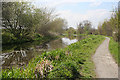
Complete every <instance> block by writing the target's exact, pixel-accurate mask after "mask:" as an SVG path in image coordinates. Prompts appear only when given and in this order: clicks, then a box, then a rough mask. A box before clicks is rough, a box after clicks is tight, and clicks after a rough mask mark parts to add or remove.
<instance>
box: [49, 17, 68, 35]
mask: <svg viewBox="0 0 120 80" xmlns="http://www.w3.org/2000/svg"><path fill="white" fill-rule="evenodd" d="M66 27H67V22H66V20H65V19H62V18H56V19H54V20H53V21H51V23H50V28H51V31H52V32H55V33H59V34H61V33H63V32H64V31H65V28H66Z"/></svg>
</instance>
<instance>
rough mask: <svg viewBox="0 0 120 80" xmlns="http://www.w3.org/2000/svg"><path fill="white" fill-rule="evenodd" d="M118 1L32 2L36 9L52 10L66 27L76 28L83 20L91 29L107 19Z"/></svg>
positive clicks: (58, 0)
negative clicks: (89, 24) (88, 22)
mask: <svg viewBox="0 0 120 80" xmlns="http://www.w3.org/2000/svg"><path fill="white" fill-rule="evenodd" d="M118 1H119V0H34V2H33V1H32V2H33V3H34V4H35V6H36V7H48V8H54V9H55V12H56V13H55V14H59V17H61V18H63V19H66V21H67V22H68V27H73V28H75V29H76V28H77V24H78V23H79V22H82V21H83V20H89V21H91V22H92V25H93V26H92V27H93V28H97V27H98V24H100V23H102V22H103V21H104V20H106V19H109V18H110V16H111V14H112V11H113V9H114V8H115V7H117V5H118Z"/></svg>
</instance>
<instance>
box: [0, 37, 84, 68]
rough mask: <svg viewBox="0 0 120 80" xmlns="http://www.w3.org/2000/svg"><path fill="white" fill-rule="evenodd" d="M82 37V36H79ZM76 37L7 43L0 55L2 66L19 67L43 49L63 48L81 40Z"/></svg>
mask: <svg viewBox="0 0 120 80" xmlns="http://www.w3.org/2000/svg"><path fill="white" fill-rule="evenodd" d="M81 38H82V39H83V37H81ZM81 38H78V37H71V38H67V37H64V38H60V39H56V40H53V41H51V42H49V43H44V44H39V42H36V43H25V44H21V45H9V46H8V45H7V46H3V53H2V54H1V55H0V58H1V57H2V62H1V64H2V68H5V69H6V68H10V67H13V66H15V67H21V66H24V65H26V64H28V62H29V61H30V60H31V59H32V58H34V57H35V56H38V55H40V54H41V53H42V52H44V51H50V50H54V49H58V48H64V47H66V46H67V45H70V44H72V43H75V42H77V41H78V40H81Z"/></svg>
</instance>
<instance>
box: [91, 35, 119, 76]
mask: <svg viewBox="0 0 120 80" xmlns="http://www.w3.org/2000/svg"><path fill="white" fill-rule="evenodd" d="M109 41H110V38H107V37H106V39H105V40H104V42H103V43H102V44H101V45H100V46H99V47H98V48H97V50H96V52H95V55H94V56H93V62H94V63H95V67H96V69H95V72H96V78H118V65H117V64H116V63H115V60H114V59H113V58H112V56H111V54H110V52H109V49H108V47H109Z"/></svg>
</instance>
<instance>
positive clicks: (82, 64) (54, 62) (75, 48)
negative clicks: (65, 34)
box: [2, 35, 105, 79]
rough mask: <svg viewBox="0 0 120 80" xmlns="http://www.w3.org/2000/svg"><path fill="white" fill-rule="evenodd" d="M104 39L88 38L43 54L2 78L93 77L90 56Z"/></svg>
mask: <svg viewBox="0 0 120 80" xmlns="http://www.w3.org/2000/svg"><path fill="white" fill-rule="evenodd" d="M104 39H105V38H104V37H103V36H94V35H92V36H89V37H88V38H86V39H83V40H81V41H79V42H76V43H73V44H71V45H69V46H67V47H66V48H64V49H59V50H53V51H50V52H44V53H42V54H41V56H38V57H36V58H34V59H32V60H31V62H30V63H29V64H28V65H27V66H26V67H25V68H13V69H9V70H3V71H2V77H3V78H44V77H46V78H51V79H52V78H64V79H67V78H74V79H76V78H92V77H95V73H94V64H93V62H92V59H91V56H92V55H93V54H94V53H95V50H96V48H97V47H98V46H99V45H100V44H101V42H102V41H103V40H104Z"/></svg>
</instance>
